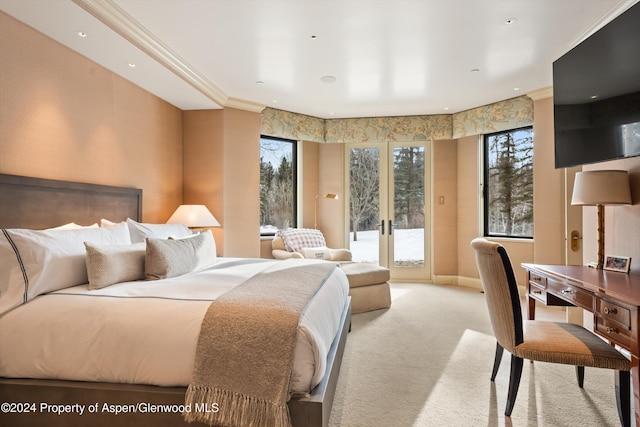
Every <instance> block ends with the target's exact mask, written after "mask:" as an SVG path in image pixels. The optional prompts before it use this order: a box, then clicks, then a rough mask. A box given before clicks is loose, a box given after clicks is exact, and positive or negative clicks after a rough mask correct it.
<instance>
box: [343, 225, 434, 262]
mask: <svg viewBox="0 0 640 427" xmlns="http://www.w3.org/2000/svg"><path fill="white" fill-rule="evenodd" d="M393 237H394V243H395V246H394V248H395V259H396V261H422V260H424V228H412V229H402V230H394V231H393ZM378 238H379V236H378V230H372V231H358V241H357V242H354V241H353V233H350V236H349V247H350V249H351V253H352V254H353V260H354V261H359V262H377V261H378Z"/></svg>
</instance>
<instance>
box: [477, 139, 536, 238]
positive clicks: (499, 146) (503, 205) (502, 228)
mask: <svg viewBox="0 0 640 427" xmlns="http://www.w3.org/2000/svg"><path fill="white" fill-rule="evenodd" d="M484 164H485V168H484V235H485V236H492V237H517V238H533V129H532V128H531V127H526V128H520V129H514V130H510V131H506V132H497V133H493V134H490V135H485V137H484Z"/></svg>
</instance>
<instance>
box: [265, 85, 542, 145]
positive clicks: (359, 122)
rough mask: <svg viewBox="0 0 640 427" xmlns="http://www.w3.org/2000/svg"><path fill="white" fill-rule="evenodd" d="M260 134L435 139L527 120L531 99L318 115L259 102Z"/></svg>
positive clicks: (340, 140) (360, 139)
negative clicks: (423, 110) (449, 108)
mask: <svg viewBox="0 0 640 427" xmlns="http://www.w3.org/2000/svg"><path fill="white" fill-rule="evenodd" d="M260 120H261V133H262V134H263V135H268V136H275V137H280V138H289V139H295V140H304V141H312V142H326V143H348V142H368V141H376V142H381V141H401V142H407V141H408V142H410V141H430V140H431V141H435V140H443V139H458V138H462V137H465V136H469V135H481V134H484V133H491V132H499V131H502V130H508V129H516V128H519V127H523V126H529V125H531V124H533V100H532V99H531V98H529V97H528V96H520V97H518V98H512V99H507V100H505V101H500V102H496V103H494V104H490V105H485V106H482V107H477V108H473V109H471V110H467V111H462V112H460V113H455V114H439V115H425V116H399V117H365V118H353V119H329V120H325V119H320V118H317V117H312V116H306V115H304V114H297V113H291V112H288V111H282V110H276V109H274V108H268V107H267V108H265V109H264V110H263V112H262V114H261V116H260Z"/></svg>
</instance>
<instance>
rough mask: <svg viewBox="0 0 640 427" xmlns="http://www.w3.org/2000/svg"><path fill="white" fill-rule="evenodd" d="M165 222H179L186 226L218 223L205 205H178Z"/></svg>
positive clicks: (214, 225)
mask: <svg viewBox="0 0 640 427" xmlns="http://www.w3.org/2000/svg"><path fill="white" fill-rule="evenodd" d="M167 223H180V224H184V225H186V226H187V227H219V226H220V223H219V222H218V220H217V219H216V218H215V217H214V216H213V214H212V213H211V212H210V211H209V209H207V207H206V206H205V205H180V206H178V209H176V211H175V212H174V213H173V215H171V218H169V220H168V221H167Z"/></svg>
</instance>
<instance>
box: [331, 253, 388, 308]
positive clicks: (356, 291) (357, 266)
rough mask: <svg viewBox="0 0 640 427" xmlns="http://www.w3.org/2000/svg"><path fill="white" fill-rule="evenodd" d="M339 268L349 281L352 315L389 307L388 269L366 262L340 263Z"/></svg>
mask: <svg viewBox="0 0 640 427" xmlns="http://www.w3.org/2000/svg"><path fill="white" fill-rule="evenodd" d="M340 267H341V268H342V270H343V271H344V272H345V274H346V275H347V279H348V280H349V296H351V313H352V314H358V313H364V312H367V311H372V310H380V309H383V308H389V307H391V290H390V288H389V282H388V280H389V269H388V268H384V267H380V266H379V265H376V264H370V263H366V262H349V263H342V264H340Z"/></svg>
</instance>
